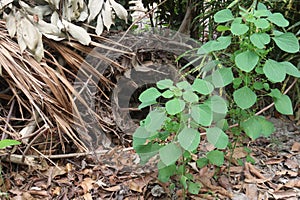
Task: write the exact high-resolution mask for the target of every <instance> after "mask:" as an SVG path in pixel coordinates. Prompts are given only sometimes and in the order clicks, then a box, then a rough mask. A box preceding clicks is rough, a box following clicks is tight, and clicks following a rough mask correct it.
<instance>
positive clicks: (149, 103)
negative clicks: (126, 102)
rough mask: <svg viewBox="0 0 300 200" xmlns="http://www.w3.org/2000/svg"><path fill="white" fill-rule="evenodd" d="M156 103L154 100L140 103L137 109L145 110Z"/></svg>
mask: <svg viewBox="0 0 300 200" xmlns="http://www.w3.org/2000/svg"><path fill="white" fill-rule="evenodd" d="M156 103H157V101H156V100H152V101H147V102H142V103H141V104H140V105H139V107H138V109H140V110H141V109H143V108H146V107H148V106H151V105H153V104H156Z"/></svg>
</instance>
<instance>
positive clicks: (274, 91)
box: [269, 88, 282, 99]
mask: <svg viewBox="0 0 300 200" xmlns="http://www.w3.org/2000/svg"><path fill="white" fill-rule="evenodd" d="M269 95H270V96H271V97H273V98H276V99H279V98H281V96H282V93H281V92H280V90H278V89H277V88H276V89H271V92H270V94H269Z"/></svg>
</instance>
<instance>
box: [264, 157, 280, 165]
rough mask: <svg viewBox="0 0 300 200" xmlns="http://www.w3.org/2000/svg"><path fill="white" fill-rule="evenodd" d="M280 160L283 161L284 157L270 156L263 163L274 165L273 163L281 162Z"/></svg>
mask: <svg viewBox="0 0 300 200" xmlns="http://www.w3.org/2000/svg"><path fill="white" fill-rule="evenodd" d="M282 161H284V158H271V159H269V160H267V161H265V162H264V163H265V164H266V165H274V164H278V163H281V162H282Z"/></svg>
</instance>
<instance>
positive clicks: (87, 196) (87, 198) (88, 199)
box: [82, 193, 93, 200]
mask: <svg viewBox="0 0 300 200" xmlns="http://www.w3.org/2000/svg"><path fill="white" fill-rule="evenodd" d="M82 197H83V198H84V200H93V198H92V195H91V193H86V194H84V195H83V196H82Z"/></svg>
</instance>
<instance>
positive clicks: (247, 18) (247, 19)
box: [243, 13, 256, 22]
mask: <svg viewBox="0 0 300 200" xmlns="http://www.w3.org/2000/svg"><path fill="white" fill-rule="evenodd" d="M243 17H244V19H245V20H246V21H247V22H254V21H255V20H256V17H254V15H253V14H250V13H248V14H246V15H244V16H243Z"/></svg>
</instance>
